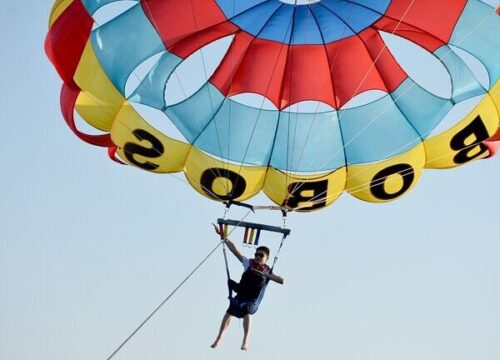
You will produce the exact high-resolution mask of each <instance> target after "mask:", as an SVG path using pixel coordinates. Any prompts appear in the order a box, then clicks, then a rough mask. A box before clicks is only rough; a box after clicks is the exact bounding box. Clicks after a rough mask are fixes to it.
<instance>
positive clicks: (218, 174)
mask: <svg viewBox="0 0 500 360" xmlns="http://www.w3.org/2000/svg"><path fill="white" fill-rule="evenodd" d="M219 178H225V179H227V180H229V181H230V182H231V184H232V189H231V193H230V194H226V195H219V194H217V193H215V191H214V189H213V185H214V182H215V180H217V179H219ZM200 185H201V188H202V190H203V192H204V193H205V194H207V196H209V197H211V198H212V199H215V200H234V199H237V198H239V197H240V196H241V195H243V193H244V192H245V189H246V188H247V182H246V180H245V178H244V177H243V176H241V175H239V174H238V173H235V172H234V171H231V170H228V169H221V168H210V169H206V170H205V171H204V172H203V174H201V178H200Z"/></svg>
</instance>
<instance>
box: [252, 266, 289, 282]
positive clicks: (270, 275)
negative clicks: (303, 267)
mask: <svg viewBox="0 0 500 360" xmlns="http://www.w3.org/2000/svg"><path fill="white" fill-rule="evenodd" d="M252 271H255V272H256V273H258V274H260V275H261V276H262V277H266V278H268V279H269V280H272V281H274V282H277V283H278V284H281V285H283V283H284V282H285V279H283V278H282V277H281V276H278V275H275V274H273V273H264V272H262V271H259V270H255V269H252Z"/></svg>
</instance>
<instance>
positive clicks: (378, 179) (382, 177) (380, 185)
mask: <svg viewBox="0 0 500 360" xmlns="http://www.w3.org/2000/svg"><path fill="white" fill-rule="evenodd" d="M396 174H397V175H400V176H401V177H402V178H403V186H402V187H401V189H399V191H397V192H396V193H394V194H389V193H388V192H387V191H385V186H384V185H385V182H386V181H387V178H389V176H391V175H396ZM414 180H415V170H414V169H413V167H412V166H411V165H409V164H396V165H392V166H389V167H388V168H385V169H383V170H381V171H379V172H378V173H377V175H375V176H374V177H373V179H372V182H371V184H370V191H371V193H372V195H373V196H375V197H376V198H377V199H380V200H392V199H395V198H397V197H398V196H401V195H403V194H404V193H405V192H406V191H407V190H408V189H409V188H410V187H411V185H412V184H413V181H414Z"/></svg>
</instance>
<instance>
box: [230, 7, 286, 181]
mask: <svg viewBox="0 0 500 360" xmlns="http://www.w3.org/2000/svg"><path fill="white" fill-rule="evenodd" d="M282 7H283V4H282V5H281V6H280V7H278V8H277V9H276V10H275V11H274V13H273V15H274V14H275V13H277V12H278V11H279V10H280V9H281V8H282ZM293 11H294V13H295V8H294V10H293ZM272 18H273V16H270V17H269V19H268V20H267V22H266V23H265V24H264V26H262V28H261V29H260V31H259V32H258V33H257V35H256V36H255V38H254V39H257V38H258V36H259V35H260V33H261V31H263V30H264V29H265V28H266V25H267V24H268V23H269V21H271V19H272ZM292 26H293V16H292V17H291V18H290V21H289V23H288V27H287V31H286V32H285V35H284V38H283V41H282V42H281V45H280V51H279V54H278V56H277V58H276V62H275V63H274V66H273V70H272V72H271V76H270V77H269V82H268V83H267V87H266V95H267V93H268V91H269V88H270V87H271V84H272V81H273V77H274V74H275V73H276V69H277V67H278V63H279V59H280V56H281V53H282V52H283V48H284V47H285V40H286V37H287V35H288V30H290V28H291V27H292ZM290 34H291V32H290ZM252 41H254V40H252ZM287 51H288V50H287ZM280 91H281V92H282V91H283V89H281V90H280ZM279 98H281V96H280V97H279ZM265 100H266V97H265V96H263V97H262V102H261V104H260V108H259V112H258V113H257V118H256V120H255V124H254V126H253V129H252V133H251V135H250V138H249V140H248V143H247V146H246V148H245V153H244V154H243V158H242V160H241V164H240V166H239V169H238V175H240V174H241V170H242V169H243V163H244V162H245V159H246V156H247V154H248V150H249V149H250V144H251V143H252V139H253V136H254V135H255V130H256V129H257V125H258V123H259V121H260V118H261V114H262V110H263V109H264V103H265ZM278 126H279V116H278V121H277V122H276V131H277V130H278ZM275 138H276V136H275ZM273 148H274V143H273ZM272 153H273V151H272V149H271V152H270V155H269V163H270V162H271V156H272ZM268 166H269V164H268ZM239 178H240V177H239V176H238V178H237V179H236V182H235V185H234V188H236V185H237V184H238V181H239Z"/></svg>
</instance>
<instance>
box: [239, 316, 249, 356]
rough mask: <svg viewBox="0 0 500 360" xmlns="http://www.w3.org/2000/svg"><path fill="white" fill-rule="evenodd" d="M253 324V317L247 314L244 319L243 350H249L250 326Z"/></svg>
mask: <svg viewBox="0 0 500 360" xmlns="http://www.w3.org/2000/svg"><path fill="white" fill-rule="evenodd" d="M251 324H252V315H250V314H247V315H245V317H244V318H243V343H242V344H241V350H245V351H246V350H248V335H249V333H250V325H251Z"/></svg>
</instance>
